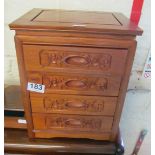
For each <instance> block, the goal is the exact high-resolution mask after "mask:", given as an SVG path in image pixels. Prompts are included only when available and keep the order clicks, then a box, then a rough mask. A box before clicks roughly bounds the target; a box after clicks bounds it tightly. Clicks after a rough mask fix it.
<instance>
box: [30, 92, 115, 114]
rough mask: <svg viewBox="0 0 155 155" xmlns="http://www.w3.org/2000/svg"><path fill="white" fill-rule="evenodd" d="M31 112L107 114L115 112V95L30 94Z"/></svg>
mask: <svg viewBox="0 0 155 155" xmlns="http://www.w3.org/2000/svg"><path fill="white" fill-rule="evenodd" d="M30 98H31V107H32V112H40V113H62V114H85V115H86V114H87V115H109V116H113V115H114V112H115V107H116V102H117V98H116V97H99V96H94V97H93V96H76V95H56V94H48V95H46V94H31V95H30Z"/></svg>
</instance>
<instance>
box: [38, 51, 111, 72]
mask: <svg viewBox="0 0 155 155" xmlns="http://www.w3.org/2000/svg"><path fill="white" fill-rule="evenodd" d="M39 55H40V64H41V65H42V66H43V67H45V66H57V67H65V66H68V65H70V66H72V67H80V66H82V67H84V68H87V69H89V68H90V69H101V70H102V69H109V68H110V66H111V59H112V56H111V55H110V54H106V53H100V54H90V53H85V54H83V53H78V54H74V55H73V52H64V51H63V52H62V51H52V50H51V51H50V50H49V51H47V50H42V51H41V52H40V54H39Z"/></svg>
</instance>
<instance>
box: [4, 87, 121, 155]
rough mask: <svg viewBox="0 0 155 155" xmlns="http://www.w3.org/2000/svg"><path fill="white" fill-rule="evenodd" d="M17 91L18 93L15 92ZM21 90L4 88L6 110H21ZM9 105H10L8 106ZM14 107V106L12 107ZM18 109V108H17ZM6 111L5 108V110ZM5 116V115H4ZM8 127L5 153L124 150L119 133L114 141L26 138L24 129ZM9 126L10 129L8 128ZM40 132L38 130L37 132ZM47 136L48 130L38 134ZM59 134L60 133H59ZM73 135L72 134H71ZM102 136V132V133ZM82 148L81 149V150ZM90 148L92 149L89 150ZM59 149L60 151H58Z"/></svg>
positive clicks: (87, 152)
mask: <svg viewBox="0 0 155 155" xmlns="http://www.w3.org/2000/svg"><path fill="white" fill-rule="evenodd" d="M17 92H18V93H17ZM20 96H21V91H20V87H19V86H8V87H6V88H5V101H11V102H10V103H9V102H8V103H7V104H4V108H5V105H7V111H11V112H13V111H14V112H15V114H16V115H18V114H19V112H23V109H22V108H21V109H19V107H21V105H22V102H20V101H21V100H20ZM11 99H14V100H15V101H17V102H16V103H15V102H14V106H12V105H13V104H12V100H11ZM9 105H10V106H9ZM12 107H14V108H12ZM17 109H18V110H17ZM5 111H6V110H5ZM5 118H6V116H5ZM9 118H14V116H10V117H9ZM18 118H19V117H18ZM8 125H9V128H5V130H4V150H5V154H7V155H8V154H10V155H11V154H15V153H16V154H18V155H19V154H31V155H32V154H45V153H46V154H50V155H51V154H55V155H59V154H61V155H62V154H63V155H64V154H67V155H69V154H72V155H77V154H78V155H80V154H83V153H85V154H90V153H91V154H92V155H96V154H104V155H105V154H113V155H114V154H115V155H122V154H123V151H124V146H123V145H122V144H123V141H122V139H121V136H120V134H118V138H117V140H116V142H113V143H112V142H103V141H94V140H86V139H65V138H59V139H58V138H53V139H48V140H46V139H44V140H42V139H37V140H36V139H35V140H32V139H28V135H27V131H26V130H23V129H22V130H19V129H18V130H17V129H12V126H10V125H13V126H14V127H18V126H16V125H15V124H14V123H13V124H12V122H11V123H8ZM10 128H11V129H10ZM39 133H40V132H39ZM45 134H46V135H47V136H48V135H49V133H48V132H43V134H41V133H40V136H41V135H42V136H45ZM59 134H60V133H59ZM73 135H74V134H73ZM109 135H110V134H109ZM102 136H103V134H102ZM104 136H108V134H107V133H104ZM81 149H83V150H81ZM91 149H92V150H91ZM60 150H61V152H62V153H60Z"/></svg>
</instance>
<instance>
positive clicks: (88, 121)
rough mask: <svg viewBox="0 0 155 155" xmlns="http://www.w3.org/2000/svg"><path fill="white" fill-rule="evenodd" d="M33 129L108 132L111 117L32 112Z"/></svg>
mask: <svg viewBox="0 0 155 155" xmlns="http://www.w3.org/2000/svg"><path fill="white" fill-rule="evenodd" d="M32 116H33V124H34V130H68V131H69V130H70V131H74V130H75V129H78V130H77V131H90V132H110V131H111V128H112V122H113V117H104V116H84V115H63V114H60V115H59V114H38V113H33V114H32Z"/></svg>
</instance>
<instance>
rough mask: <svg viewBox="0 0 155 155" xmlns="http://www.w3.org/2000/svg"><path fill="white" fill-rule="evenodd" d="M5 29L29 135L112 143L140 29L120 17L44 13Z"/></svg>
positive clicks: (30, 14)
mask: <svg viewBox="0 0 155 155" xmlns="http://www.w3.org/2000/svg"><path fill="white" fill-rule="evenodd" d="M9 26H10V28H11V29H13V30H15V31H16V35H15V44H16V51H17V59H18V66H19V73H20V80H21V89H22V93H23V103H24V110H25V114H26V119H27V124H28V134H29V137H30V138H52V137H70V138H90V139H97V140H109V141H115V139H116V137H117V133H118V128H119V120H120V116H121V111H122V108H123V103H124V99H125V94H126V89H127V85H128V80H129V76H130V72H131V68H132V63H133V59H134V54H135V49H136V40H135V37H136V35H141V34H142V30H141V29H140V28H138V27H137V26H136V25H134V24H133V23H132V22H130V21H129V20H128V19H127V18H126V17H124V16H123V15H122V14H120V13H106V12H83V11H64V10H44V9H33V10H32V11H30V12H28V13H27V14H25V15H24V16H22V17H21V18H19V19H17V20H16V21H14V22H13V23H11V24H10V25H9ZM28 82H32V83H36V84H43V85H45V92H44V93H37V92H31V91H28V90H27V83H28Z"/></svg>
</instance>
